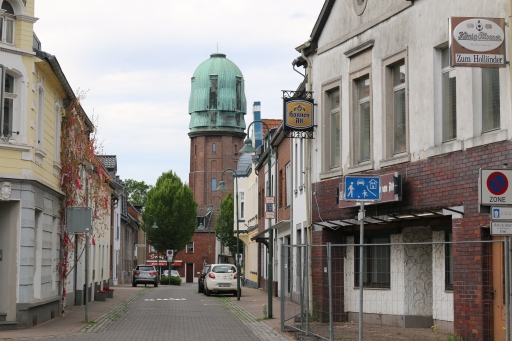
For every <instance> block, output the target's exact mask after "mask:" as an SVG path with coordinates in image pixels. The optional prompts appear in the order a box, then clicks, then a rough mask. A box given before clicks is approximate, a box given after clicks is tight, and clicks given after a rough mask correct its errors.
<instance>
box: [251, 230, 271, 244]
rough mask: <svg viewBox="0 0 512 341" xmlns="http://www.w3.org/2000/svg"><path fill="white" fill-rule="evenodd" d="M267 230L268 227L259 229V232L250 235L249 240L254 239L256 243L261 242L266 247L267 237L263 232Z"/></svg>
mask: <svg viewBox="0 0 512 341" xmlns="http://www.w3.org/2000/svg"><path fill="white" fill-rule="evenodd" d="M268 230H269V229H266V230H264V231H261V232H260V233H258V234H257V235H255V236H254V237H252V238H251V240H254V241H256V242H257V243H263V244H265V245H266V246H267V247H268V237H265V234H266V233H267V232H268Z"/></svg>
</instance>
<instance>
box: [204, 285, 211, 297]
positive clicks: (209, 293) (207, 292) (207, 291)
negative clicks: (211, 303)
mask: <svg viewBox="0 0 512 341" xmlns="http://www.w3.org/2000/svg"><path fill="white" fill-rule="evenodd" d="M204 294H205V295H206V296H210V295H211V294H212V293H211V291H210V290H208V287H207V286H205V287H204Z"/></svg>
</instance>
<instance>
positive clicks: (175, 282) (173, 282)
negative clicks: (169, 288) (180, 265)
mask: <svg viewBox="0 0 512 341" xmlns="http://www.w3.org/2000/svg"><path fill="white" fill-rule="evenodd" d="M169 282H170V284H171V285H181V277H163V278H160V284H162V285H169Z"/></svg>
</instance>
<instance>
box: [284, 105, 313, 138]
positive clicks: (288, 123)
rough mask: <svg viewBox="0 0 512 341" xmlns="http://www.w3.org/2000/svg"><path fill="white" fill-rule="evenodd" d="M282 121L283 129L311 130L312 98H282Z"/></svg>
mask: <svg viewBox="0 0 512 341" xmlns="http://www.w3.org/2000/svg"><path fill="white" fill-rule="evenodd" d="M283 103H284V108H283V122H284V130H285V131H313V128H314V127H313V124H314V119H313V111H314V110H313V109H314V102H313V99H312V98H293V97H290V98H284V99H283Z"/></svg>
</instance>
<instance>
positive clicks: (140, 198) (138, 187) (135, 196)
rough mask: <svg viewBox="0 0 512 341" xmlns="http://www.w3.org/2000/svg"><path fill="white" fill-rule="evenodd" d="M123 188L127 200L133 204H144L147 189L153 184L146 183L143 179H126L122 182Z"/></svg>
mask: <svg viewBox="0 0 512 341" xmlns="http://www.w3.org/2000/svg"><path fill="white" fill-rule="evenodd" d="M123 184H124V188H125V189H126V191H127V192H128V201H130V202H131V203H132V204H133V205H135V206H146V197H147V194H148V191H150V190H151V189H152V188H153V186H151V185H148V184H146V183H145V182H144V181H137V180H133V179H127V180H125V181H124V182H123Z"/></svg>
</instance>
